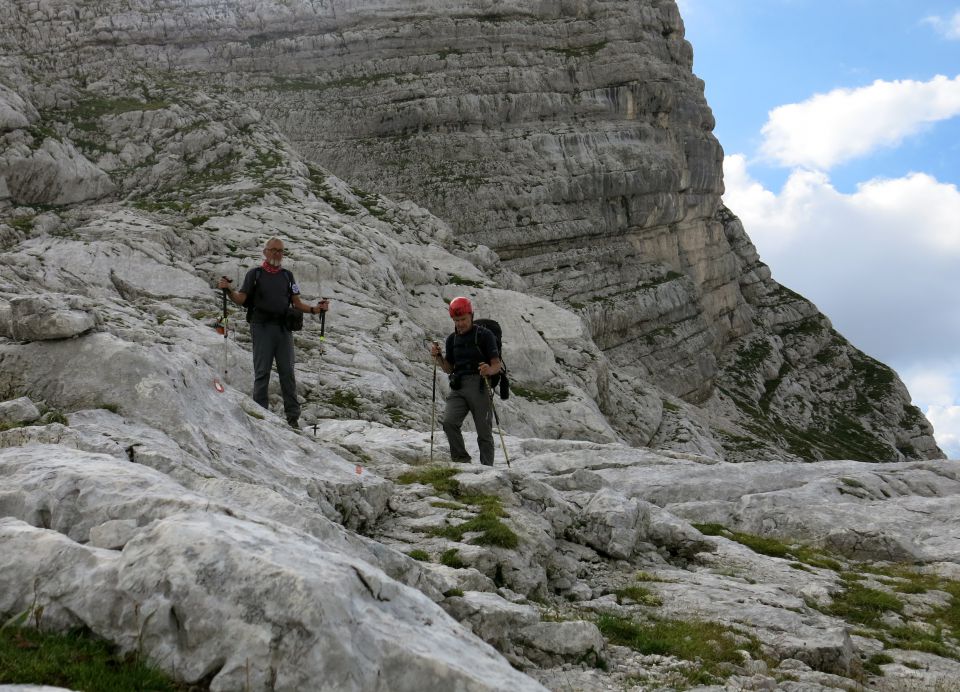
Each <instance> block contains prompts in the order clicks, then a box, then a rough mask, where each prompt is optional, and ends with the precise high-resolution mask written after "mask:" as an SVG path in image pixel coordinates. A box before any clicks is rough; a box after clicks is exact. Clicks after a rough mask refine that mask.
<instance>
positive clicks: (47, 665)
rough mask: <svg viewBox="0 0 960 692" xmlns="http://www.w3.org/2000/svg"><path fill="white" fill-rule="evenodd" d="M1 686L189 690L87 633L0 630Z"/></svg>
mask: <svg viewBox="0 0 960 692" xmlns="http://www.w3.org/2000/svg"><path fill="white" fill-rule="evenodd" d="M0 684H21V685H25V684H33V685H50V686H53V687H65V688H69V689H72V690H81V691H83V692H87V691H89V692H129V691H130V690H141V691H144V692H146V691H148V690H149V691H151V692H163V691H165V690H172V691H173V690H186V689H188V687H186V686H183V685H179V684H178V683H176V682H174V681H173V680H172V679H170V678H169V677H168V676H167V675H166V674H164V673H162V672H160V671H158V670H156V669H155V668H152V667H150V666H148V665H146V664H144V663H143V662H141V661H138V660H137V657H136V656H135V655H133V654H126V655H124V654H120V653H119V652H118V651H117V649H116V647H114V646H113V645H111V644H110V643H109V642H105V641H103V640H100V639H96V638H94V637H93V636H91V635H90V634H88V633H85V632H80V631H75V632H70V633H67V634H52V633H44V632H38V631H37V630H34V629H28V628H15V627H11V628H7V629H2V630H0Z"/></svg>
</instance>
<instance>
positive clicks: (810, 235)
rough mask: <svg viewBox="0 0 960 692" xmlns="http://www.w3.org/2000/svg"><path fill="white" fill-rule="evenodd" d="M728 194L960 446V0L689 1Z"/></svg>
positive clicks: (781, 267)
mask: <svg viewBox="0 0 960 692" xmlns="http://www.w3.org/2000/svg"><path fill="white" fill-rule="evenodd" d="M678 4H679V6H680V12H681V14H682V16H683V19H684V24H685V25H686V35H687V39H688V40H689V41H690V42H691V43H692V44H693V53H694V65H693V69H694V72H695V73H696V74H697V76H699V77H700V78H701V79H703V80H704V81H705V82H706V95H707V101H708V103H709V104H710V106H711V108H712V109H713V112H714V115H715V117H716V120H717V126H716V129H715V131H714V132H715V134H716V135H717V138H718V139H719V140H720V143H721V144H722V145H723V148H724V152H725V155H726V157H725V163H724V180H725V185H726V192H725V194H724V201H725V202H726V204H727V206H729V207H730V209H731V210H732V211H733V212H734V213H735V214H737V215H738V216H739V217H740V218H741V219H742V220H743V223H744V227H745V228H746V230H747V233H748V234H749V235H750V237H751V239H752V240H753V241H754V243H755V244H756V246H757V249H758V250H759V252H760V256H761V258H762V259H763V260H764V261H765V262H766V263H767V264H769V265H770V268H771V270H772V272H773V275H774V278H775V279H777V280H778V281H780V282H781V283H783V284H785V285H786V286H789V287H790V288H792V289H794V290H796V291H798V292H799V293H801V294H803V295H804V296H806V297H807V298H809V299H810V300H812V301H813V302H815V303H816V304H817V306H818V307H819V308H820V309H821V310H822V311H823V312H824V313H825V314H826V315H827V316H828V317H829V318H830V319H831V320H832V321H833V324H834V326H835V327H836V328H837V329H838V330H839V331H840V332H841V333H842V334H843V335H844V336H846V337H847V338H848V339H850V340H851V341H852V342H853V343H854V345H856V346H857V347H859V348H861V349H862V350H864V351H865V352H867V353H869V354H870V355H872V356H874V357H876V358H878V359H880V360H882V361H883V362H885V363H887V364H889V365H891V366H892V367H893V368H895V369H896V370H897V372H898V373H899V374H900V376H901V377H902V378H903V380H904V381H905V382H906V384H907V387H908V388H909V389H910V393H911V395H912V396H913V400H914V403H916V404H917V405H918V406H920V408H922V409H923V410H924V412H925V413H926V414H927V417H928V418H929V419H930V420H931V422H932V423H933V424H934V427H935V429H936V436H937V441H938V442H939V444H940V447H941V448H942V449H943V450H944V451H945V452H947V454H948V456H949V457H951V458H954V459H960V299H958V296H960V190H958V185H960V0H953V1H952V2H948V1H946V0H831V2H826V1H825V0H679V1H678Z"/></svg>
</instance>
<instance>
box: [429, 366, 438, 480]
mask: <svg viewBox="0 0 960 692" xmlns="http://www.w3.org/2000/svg"><path fill="white" fill-rule="evenodd" d="M432 398H433V412H432V413H431V414H430V463H431V464H433V431H434V430H435V429H436V427H437V359H436V358H434V359H433V396H432Z"/></svg>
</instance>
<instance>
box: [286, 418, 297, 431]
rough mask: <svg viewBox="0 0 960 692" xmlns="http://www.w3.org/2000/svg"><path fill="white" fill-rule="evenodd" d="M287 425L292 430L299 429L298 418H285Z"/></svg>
mask: <svg viewBox="0 0 960 692" xmlns="http://www.w3.org/2000/svg"><path fill="white" fill-rule="evenodd" d="M287 425H289V426H290V427H291V428H293V429H294V430H299V429H300V420H299V419H297V418H287Z"/></svg>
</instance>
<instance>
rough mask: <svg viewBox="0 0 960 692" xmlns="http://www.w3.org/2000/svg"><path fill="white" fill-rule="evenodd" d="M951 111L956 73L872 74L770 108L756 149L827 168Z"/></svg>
mask: <svg viewBox="0 0 960 692" xmlns="http://www.w3.org/2000/svg"><path fill="white" fill-rule="evenodd" d="M957 115H960V75H958V76H957V77H955V78H953V79H949V78H947V77H944V76H942V75H937V76H936V77H934V78H933V79H931V80H930V81H927V82H917V81H913V80H897V81H892V82H888V81H883V80H877V81H875V82H874V83H873V84H871V85H869V86H865V87H860V88H857V89H848V88H844V89H834V90H833V91H830V92H828V93H826V94H816V95H814V96H813V97H811V98H809V99H808V100H806V101H803V102H801V103H791V104H787V105H784V106H778V107H777V108H774V109H773V110H772V111H770V112H769V114H768V116H767V118H768V119H767V122H766V124H765V125H764V126H763V130H762V134H763V137H764V141H763V144H762V145H761V153H762V154H763V156H764V157H767V158H769V159H772V160H774V161H776V162H778V163H780V164H782V165H784V166H791V167H794V166H802V167H807V168H815V169H819V170H829V169H830V168H832V167H833V166H835V165H837V164H839V163H842V162H844V161H849V160H851V159H854V158H857V157H860V156H864V155H866V154H869V153H871V152H873V151H875V150H877V149H879V148H882V147H891V146H896V145H897V144H899V143H900V142H902V141H903V139H904V138H906V137H908V136H910V135H913V134H916V133H917V132H919V131H920V130H922V129H923V128H924V127H926V126H929V125H930V124H931V123H934V122H937V121H940V120H946V119H949V118H953V117H955V116H957Z"/></svg>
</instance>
